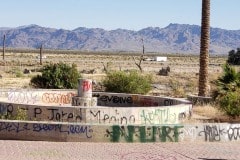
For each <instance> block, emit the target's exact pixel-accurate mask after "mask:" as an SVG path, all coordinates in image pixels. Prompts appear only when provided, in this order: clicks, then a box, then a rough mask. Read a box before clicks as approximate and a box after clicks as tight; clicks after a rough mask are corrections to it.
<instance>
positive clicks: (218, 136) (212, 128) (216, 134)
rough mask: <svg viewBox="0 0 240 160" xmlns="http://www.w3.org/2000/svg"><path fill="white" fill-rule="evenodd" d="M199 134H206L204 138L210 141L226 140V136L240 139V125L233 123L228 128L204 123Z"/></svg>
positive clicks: (231, 138) (232, 139)
mask: <svg viewBox="0 0 240 160" xmlns="http://www.w3.org/2000/svg"><path fill="white" fill-rule="evenodd" d="M199 136H204V140H205V141H209V142H215V141H222V139H225V140H226V137H227V138H228V140H229V141H234V140H240V127H239V126H234V125H231V126H229V127H228V128H226V127H223V126H221V125H204V126H203V131H200V132H199Z"/></svg>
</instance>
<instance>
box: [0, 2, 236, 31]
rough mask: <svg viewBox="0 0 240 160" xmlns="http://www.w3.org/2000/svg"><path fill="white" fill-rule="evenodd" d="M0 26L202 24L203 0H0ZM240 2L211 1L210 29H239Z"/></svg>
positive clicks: (140, 26) (106, 26)
mask: <svg viewBox="0 0 240 160" xmlns="http://www.w3.org/2000/svg"><path fill="white" fill-rule="evenodd" d="M0 2H1V3H0V4H1V7H0V20H1V21H0V27H18V26H23V25H30V24H37V25H40V26H43V27H51V28H58V29H60V28H63V29H69V30H72V29H75V28H77V27H87V28H103V29H106V30H112V29H117V28H123V29H131V30H139V29H142V28H146V27H150V26H151V27H160V28H163V27H166V26H167V25H168V24H169V23H179V24H196V25H200V24H201V3H202V0H0ZM239 7H240V0H211V26H212V27H218V28H223V29H231V30H238V29H240V21H239V16H240V9H239Z"/></svg>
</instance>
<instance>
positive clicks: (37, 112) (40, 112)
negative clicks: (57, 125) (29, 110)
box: [33, 108, 42, 118]
mask: <svg viewBox="0 0 240 160" xmlns="http://www.w3.org/2000/svg"><path fill="white" fill-rule="evenodd" d="M33 112H34V118H37V115H39V114H42V109H41V108H34V111H33Z"/></svg>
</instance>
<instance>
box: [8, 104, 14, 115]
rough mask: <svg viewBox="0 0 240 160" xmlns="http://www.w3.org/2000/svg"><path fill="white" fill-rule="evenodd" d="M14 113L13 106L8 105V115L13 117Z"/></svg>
mask: <svg viewBox="0 0 240 160" xmlns="http://www.w3.org/2000/svg"><path fill="white" fill-rule="evenodd" d="M12 113H13V105H12V104H8V105H7V115H11V114H12Z"/></svg>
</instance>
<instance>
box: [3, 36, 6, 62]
mask: <svg viewBox="0 0 240 160" xmlns="http://www.w3.org/2000/svg"><path fill="white" fill-rule="evenodd" d="M5 39H6V35H5V34H4V35H3V60H4V59H5Z"/></svg>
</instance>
